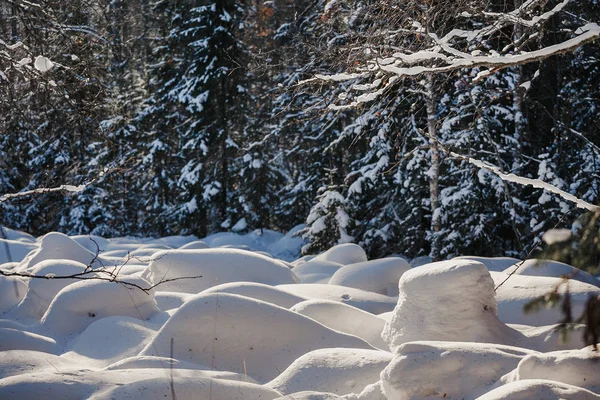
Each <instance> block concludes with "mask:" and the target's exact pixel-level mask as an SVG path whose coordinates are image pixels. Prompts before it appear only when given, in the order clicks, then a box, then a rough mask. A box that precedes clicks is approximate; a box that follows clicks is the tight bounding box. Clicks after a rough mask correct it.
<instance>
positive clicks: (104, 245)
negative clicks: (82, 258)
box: [70, 235, 110, 254]
mask: <svg viewBox="0 0 600 400" xmlns="http://www.w3.org/2000/svg"><path fill="white" fill-rule="evenodd" d="M70 238H71V239H73V240H74V241H76V242H77V243H79V244H80V245H81V246H83V247H85V248H86V249H88V250H89V251H91V252H92V253H94V254H96V252H98V251H100V252H104V251H105V250H106V249H108V248H109V246H110V241H109V240H108V239H104V238H103V237H100V236H96V235H76V236H70Z"/></svg>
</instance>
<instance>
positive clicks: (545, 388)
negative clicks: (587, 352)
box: [477, 379, 600, 400]
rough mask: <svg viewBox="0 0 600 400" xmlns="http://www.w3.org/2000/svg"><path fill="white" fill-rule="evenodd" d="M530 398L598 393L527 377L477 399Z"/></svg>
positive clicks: (590, 397) (589, 399)
mask: <svg viewBox="0 0 600 400" xmlns="http://www.w3.org/2000/svg"><path fill="white" fill-rule="evenodd" d="M505 399H510V400H532V399H561V400H594V399H600V395H598V394H596V393H593V392H591V391H589V390H586V389H582V388H580V387H577V386H572V385H567V384H565V383H560V382H556V381H549V380H543V379H528V380H525V381H517V382H512V383H509V384H507V385H503V386H500V387H499V388H496V389H494V390H492V391H490V392H488V393H486V394H484V395H482V396H480V397H478V398H477V400H505Z"/></svg>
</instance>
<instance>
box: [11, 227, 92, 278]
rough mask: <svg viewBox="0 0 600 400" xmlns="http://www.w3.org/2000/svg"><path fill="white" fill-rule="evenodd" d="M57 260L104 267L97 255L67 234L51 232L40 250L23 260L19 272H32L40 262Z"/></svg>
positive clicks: (42, 240) (44, 238)
mask: <svg viewBox="0 0 600 400" xmlns="http://www.w3.org/2000/svg"><path fill="white" fill-rule="evenodd" d="M56 259H58V260H73V261H78V262H80V263H82V264H84V265H89V264H90V263H92V261H94V262H93V264H92V266H93V267H94V268H96V267H100V266H101V265H102V260H101V258H97V257H96V253H94V252H91V251H89V250H88V249H86V248H85V247H83V246H82V245H80V244H79V243H77V242H76V241H74V240H73V239H71V238H70V237H68V236H67V235H65V234H62V233H59V232H50V233H48V234H46V235H44V236H43V237H42V239H41V241H40V245H39V248H37V249H36V250H34V251H32V252H31V253H29V254H28V255H27V257H25V258H24V259H23V261H22V262H21V265H20V266H19V270H20V271H27V270H31V268H32V267H33V266H35V265H36V264H37V263H39V262H42V261H45V260H56Z"/></svg>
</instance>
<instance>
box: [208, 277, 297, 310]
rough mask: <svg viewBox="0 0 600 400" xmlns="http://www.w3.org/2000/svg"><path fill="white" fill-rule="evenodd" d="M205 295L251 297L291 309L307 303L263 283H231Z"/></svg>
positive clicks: (214, 287) (212, 288)
mask: <svg viewBox="0 0 600 400" xmlns="http://www.w3.org/2000/svg"><path fill="white" fill-rule="evenodd" d="M202 293H203V294H209V293H229V294H237V295H240V296H246V297H251V298H253V299H257V300H262V301H264V302H267V303H271V304H275V305H277V306H279V307H283V308H290V307H292V306H293V305H294V304H297V303H300V302H302V301H305V300H306V298H304V297H300V296H296V295H293V294H291V293H289V292H286V291H285V290H281V289H277V288H274V287H273V286H269V285H265V284H263V283H254V282H231V283H224V284H222V285H217V286H213V287H211V288H210V289H206V290H205V291H203V292H202Z"/></svg>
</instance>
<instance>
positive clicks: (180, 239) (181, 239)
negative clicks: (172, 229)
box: [135, 235, 198, 249]
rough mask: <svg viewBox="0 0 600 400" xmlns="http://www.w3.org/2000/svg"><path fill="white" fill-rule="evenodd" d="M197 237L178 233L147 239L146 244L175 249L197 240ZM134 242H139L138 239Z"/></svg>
mask: <svg viewBox="0 0 600 400" xmlns="http://www.w3.org/2000/svg"><path fill="white" fill-rule="evenodd" d="M197 240H198V238H197V237H196V236H193V235H191V236H180V235H173V236H165V237H161V238H159V239H153V240H149V241H148V242H147V243H146V244H147V245H149V246H150V247H155V246H157V245H161V246H167V247H169V248H171V249H177V248H180V247H181V246H184V245H186V244H188V243H191V242H194V241H197ZM135 241H136V242H139V239H137V240H135Z"/></svg>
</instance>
